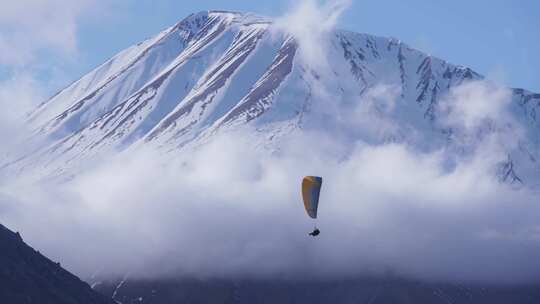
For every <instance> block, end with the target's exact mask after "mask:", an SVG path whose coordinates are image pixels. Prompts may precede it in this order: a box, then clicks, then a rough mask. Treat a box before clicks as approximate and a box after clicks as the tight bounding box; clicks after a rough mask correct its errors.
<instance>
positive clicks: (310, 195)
mask: <svg viewBox="0 0 540 304" xmlns="http://www.w3.org/2000/svg"><path fill="white" fill-rule="evenodd" d="M321 186H322V177H319V176H306V177H304V179H303V180H302V198H303V199H304V208H305V209H306V212H307V214H308V215H309V216H310V217H311V218H317V208H318V207H319V195H320V193H321Z"/></svg>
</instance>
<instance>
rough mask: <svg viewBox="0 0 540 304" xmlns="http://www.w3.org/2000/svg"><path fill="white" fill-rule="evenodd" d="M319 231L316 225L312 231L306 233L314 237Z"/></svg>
mask: <svg viewBox="0 0 540 304" xmlns="http://www.w3.org/2000/svg"><path fill="white" fill-rule="evenodd" d="M320 233H321V231H320V230H319V229H317V227H315V229H313V231H312V232H310V233H308V234H309V235H311V236H313V237H315V236H317V235H319V234H320Z"/></svg>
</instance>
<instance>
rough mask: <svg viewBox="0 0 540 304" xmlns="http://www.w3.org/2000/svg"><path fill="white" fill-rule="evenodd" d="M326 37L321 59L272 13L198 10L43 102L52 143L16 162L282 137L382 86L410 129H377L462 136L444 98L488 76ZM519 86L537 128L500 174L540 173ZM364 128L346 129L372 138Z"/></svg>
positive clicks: (65, 162)
mask: <svg viewBox="0 0 540 304" xmlns="http://www.w3.org/2000/svg"><path fill="white" fill-rule="evenodd" d="M326 39H327V40H328V41H327V42H328V45H329V46H330V47H329V50H327V53H328V54H327V57H328V58H326V59H328V67H327V68H322V67H321V66H320V65H318V64H313V63H310V62H308V61H306V60H303V59H304V58H302V55H301V52H298V48H299V45H298V42H297V40H296V39H295V38H294V37H292V36H291V35H289V34H287V33H285V32H282V31H279V30H277V29H276V28H275V27H273V24H272V20H270V19H268V18H264V17H259V16H255V15H251V14H243V13H236V12H223V11H209V12H200V13H198V14H193V15H190V16H188V17H187V18H185V19H184V20H182V21H181V22H179V23H178V24H176V25H174V26H172V27H170V28H168V29H166V30H164V31H163V32H161V33H159V34H158V35H156V36H155V37H152V38H150V39H148V40H146V41H144V42H142V43H139V44H138V45H136V46H132V47H130V48H128V49H127V50H125V51H122V52H120V53H119V54H117V55H116V56H114V57H113V58H112V59H110V60H109V61H107V62H106V63H104V64H103V65H101V66H100V67H98V68H96V69H95V70H94V71H92V72H90V73H89V74H87V75H85V76H84V77H83V78H81V79H80V80H78V81H76V82H74V83H73V84H72V85H70V86H69V87H67V88H65V89H64V90H62V91H61V92H59V93H58V94H57V95H55V96H54V97H52V98H51V99H50V100H49V101H47V102H45V103H43V104H42V105H40V107H38V109H36V111H34V112H33V113H32V114H31V116H30V119H29V121H30V123H31V124H32V125H33V126H34V128H35V130H36V131H35V134H34V135H33V136H34V137H37V138H48V139H49V140H51V141H52V144H50V145H48V146H46V147H43V148H42V149H41V150H40V151H38V152H37V153H32V154H30V155H27V156H26V157H24V158H23V159H22V160H19V161H17V162H16V163H15V164H11V165H9V166H8V168H12V169H15V170H19V171H20V170H23V171H24V170H28V169H31V170H33V171H36V172H39V175H45V176H48V175H51V174H53V175H56V174H62V173H65V172H69V170H70V168H72V167H73V166H77V165H78V164H80V163H81V161H82V160H84V159H86V158H88V157H92V156H95V155H99V154H100V153H103V152H104V151H109V150H115V151H116V150H124V149H127V148H130V147H131V148H134V147H137V146H138V145H147V146H148V145H154V146H156V147H160V148H162V149H164V150H165V151H172V150H177V149H180V148H182V147H184V146H185V145H187V144H190V143H194V142H197V141H200V140H203V139H208V138H210V137H211V136H212V135H213V134H216V133H218V132H222V131H226V130H229V129H238V128H241V127H242V126H250V127H255V128H256V129H257V130H260V131H261V132H260V133H261V136H260V137H261V138H262V140H263V141H265V142H272V141H276V140H277V139H278V138H279V137H280V136H286V135H287V134H289V133H291V132H295V130H300V129H301V128H307V127H309V126H317V125H319V124H322V125H324V124H326V123H327V120H335V119H336V117H334V116H336V115H334V114H335V112H333V109H335V108H345V109H346V108H347V107H348V106H351V104H353V105H354V104H356V103H359V102H362V100H363V99H365V98H366V96H369V95H370V94H372V91H373V90H376V89H377V88H379V87H380V86H387V87H389V88H392V90H396V91H397V92H398V94H397V101H396V104H395V108H394V109H393V115H394V116H395V117H394V118H395V119H396V121H397V122H398V125H399V128H396V129H393V130H390V131H388V130H382V131H381V132H379V133H378V134H377V136H375V137H376V138H375V140H378V141H383V142H384V141H410V140H412V138H411V137H412V136H413V133H414V130H416V131H418V130H420V137H421V138H422V140H420V141H419V143H420V144H421V145H426V146H441V145H444V144H445V143H446V142H448V141H449V140H452V139H453V137H452V136H454V137H455V136H456V133H455V132H454V130H452V128H445V127H441V126H440V125H439V124H438V123H437V115H438V114H437V105H438V103H439V102H440V101H441V100H442V99H443V98H444V97H445V96H446V95H448V93H449V92H450V90H451V89H452V88H455V87H457V86H459V85H461V84H463V83H466V82H468V81H474V80H481V79H483V77H482V76H481V75H479V74H478V73H475V72H474V71H472V70H471V69H469V68H466V67H462V66H456V65H452V64H450V63H448V62H446V61H444V60H441V59H438V58H435V57H432V56H429V55H427V54H425V53H422V52H420V51H418V50H415V49H412V48H410V47H409V46H407V45H406V44H404V43H402V42H401V41H399V40H396V39H389V38H382V37H375V36H371V35H368V34H358V33H353V32H348V31H342V30H335V31H333V32H332V33H330V34H329V35H328V37H326ZM511 95H512V105H511V106H512V111H513V114H514V116H515V120H516V121H518V122H519V123H520V124H521V125H522V127H523V128H524V129H525V133H526V137H525V139H524V140H520V142H519V149H517V151H509V152H508V153H509V156H508V161H507V162H506V163H503V164H501V173H500V174H501V176H502V179H503V180H508V179H509V181H510V182H515V181H522V180H523V177H521V178H520V174H521V173H520V172H523V174H524V175H527V176H529V175H531V176H540V174H539V172H540V170H539V169H538V165H537V159H538V144H539V141H540V132H539V131H540V122H539V120H538V119H537V111H538V110H539V107H540V94H534V93H531V92H528V91H526V90H523V89H513V90H512V92H511ZM380 111H381V109H378V108H377V109H376V112H380ZM382 111H383V112H384V111H385V110H384V109H382ZM325 115H326V116H325ZM375 115H378V114H375ZM328 118H330V119H328ZM319 127H320V126H319ZM361 129H362V128H352V129H351V130H348V131H346V132H349V133H350V136H352V137H353V138H364V137H366V136H367V135H366V134H364V133H363V131H362V130H361ZM340 130H341V129H340ZM414 136H417V134H415V135H414ZM525 172H526V173H525Z"/></svg>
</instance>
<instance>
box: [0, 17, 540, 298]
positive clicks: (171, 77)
mask: <svg viewBox="0 0 540 304" xmlns="http://www.w3.org/2000/svg"><path fill="white" fill-rule="evenodd" d="M341 9H342V8H337V9H335V8H334V9H330V10H328V11H325V12H323V13H322V14H321V15H317V14H315V15H313V14H311V15H310V14H307V15H306V14H305V12H303V11H297V12H291V14H290V15H288V16H284V17H281V18H278V19H277V20H271V19H269V18H266V17H260V16H256V15H253V14H248V13H239V12H225V11H208V12H199V13H196V14H193V15H190V16H188V17H186V18H185V19H183V20H182V21H180V22H179V23H177V24H175V25H173V26H171V27H170V28H167V29H165V30H164V31H162V32H161V33H159V34H157V35H156V36H154V37H151V38H149V39H147V40H145V41H143V42H141V43H139V44H137V45H134V46H131V47H129V48H128V49H126V50H124V51H122V52H120V53H119V54H117V55H115V56H114V57H113V58H111V59H110V60H108V61H107V62H105V63H104V64H102V65H101V66H99V67H97V68H96V69H94V70H93V71H91V72H90V73H88V74H86V75H85V76H83V77H82V78H81V79H79V80H77V81H75V82H74V83H72V84H71V85H70V86H68V87H67V88H65V89H63V90H61V91H60V92H58V94H56V95H55V96H53V97H52V98H51V99H49V100H47V101H46V102H44V103H42V104H41V105H40V106H39V107H38V108H37V109H35V111H33V112H32V113H31V114H30V115H29V116H28V117H27V121H26V125H27V126H29V128H30V129H31V130H32V134H31V136H29V139H28V140H27V141H26V142H24V145H23V147H25V148H24V149H22V151H21V150H18V151H14V152H12V154H11V155H9V156H8V157H7V158H6V159H5V161H4V162H3V165H2V169H1V170H0V175H1V176H2V178H1V179H0V180H1V185H2V187H3V189H1V190H2V192H3V193H4V195H3V196H0V200H1V201H2V205H3V208H4V211H5V214H6V220H7V221H8V222H9V223H10V224H11V225H12V226H15V227H17V228H18V229H20V230H23V231H25V234H27V235H29V237H32V236H33V243H37V244H39V246H40V248H46V250H47V253H48V254H50V255H51V256H52V257H54V258H55V259H56V258H58V259H60V258H61V259H62V260H63V261H66V262H65V263H67V264H68V265H70V266H72V267H73V268H74V269H76V270H77V272H78V273H79V274H82V275H84V276H85V277H90V275H91V274H93V273H95V272H96V271H98V272H99V273H101V274H102V275H103V276H105V277H109V276H110V275H121V276H123V275H125V274H126V273H130V276H132V277H136V278H144V279H156V278H158V279H162V278H163V277H170V276H173V277H174V276H177V275H179V276H182V277H196V278H200V277H203V278H206V277H211V278H220V279H222V278H231V277H233V278H236V277H248V278H253V277H255V278H274V277H279V278H286V279H290V278H293V279H298V278H305V277H309V278H323V279H336V278H343V277H353V278H354V277H356V276H358V275H364V274H377V275H380V274H384V273H388V272H389V271H390V272H392V273H396V274H397V275H399V276H405V277H412V278H415V279H421V280H427V281H451V282H467V283H469V282H482V283H485V282H488V283H490V284H492V283H496V284H503V283H506V284H508V283H523V284H525V283H527V284H530V283H531V282H537V280H538V279H540V272H539V269H540V262H539V261H538V259H537V257H538V254H539V253H540V248H539V246H538V238H539V232H538V227H540V221H539V217H538V216H537V215H538V214H539V211H540V206H538V203H537V202H538V193H537V192H536V191H537V190H536V187H537V184H538V181H539V178H540V171H539V170H540V167H539V166H538V162H537V160H538V144H539V139H540V132H539V131H540V124H539V121H538V119H537V111H538V108H539V107H540V95H539V94H536V93H532V92H529V91H527V90H525V89H511V88H503V87H501V86H499V85H497V84H495V83H493V82H490V81H488V80H486V79H484V77H483V76H482V75H480V74H478V73H476V72H474V71H472V70H471V69H469V68H467V67H463V66H459V65H454V64H451V63H448V62H446V61H444V60H443V59H439V58H435V57H432V56H430V55H428V54H425V53H423V52H421V51H419V50H415V49H413V48H410V47H409V46H407V44H406V43H404V42H401V41H400V40H398V39H394V38H383V37H375V36H372V35H369V34H359V33H353V32H348V31H343V30H337V29H335V28H334V24H335V19H336V18H337V17H338V16H339V12H340V10H341ZM464 47H466V46H464ZM311 174H317V175H321V176H323V177H324V179H325V182H324V188H323V192H322V193H321V209H320V220H319V223H318V224H319V225H320V227H321V230H322V234H321V236H320V237H319V239H317V241H316V242H312V240H310V239H307V238H306V236H305V233H304V231H307V230H308V229H309V228H311V225H312V223H311V222H309V221H308V220H307V219H306V218H304V214H303V210H302V209H301V204H300V197H299V193H298V187H299V182H300V180H301V177H302V176H304V175H311ZM38 215H39V216H38ZM44 223H47V224H48V225H47V226H46V227H48V230H47V231H41V228H40V227H43V224H44ZM58 238H62V239H66V240H70V242H65V243H63V244H57V243H52V242H51V240H53V239H58ZM51 244H54V245H51ZM428 290H429V291H432V289H431V287H430V288H428ZM489 299H491V298H489ZM532 299H534V298H532Z"/></svg>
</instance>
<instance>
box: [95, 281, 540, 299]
mask: <svg viewBox="0 0 540 304" xmlns="http://www.w3.org/2000/svg"><path fill="white" fill-rule="evenodd" d="M119 282H120V281H109V282H102V283H101V284H99V285H97V287H96V289H97V290H98V291H100V292H102V293H103V294H105V295H107V296H113V295H114V299H115V300H116V301H118V302H121V303H146V304H149V303H151V304H167V303H205V304H211V303H216V304H217V303H230V304H233V303H236V304H243V303H245V304H248V303H249V304H256V303H265V304H266V303H268V304H270V303H281V304H289V303H290V304H293V303H295V304H303V303H306V304H327V303H336V304H338V303H364V304H368V303H369V304H387V303H393V304H448V303H453V304H461V303H462V304H503V303H505V304H517V303H520V304H538V303H540V284H531V285H520V286H487V285H474V286H472V285H465V284H442V283H440V284H438V283H424V282H419V281H415V280H407V279H403V278H395V277H385V278H382V277H381V278H374V277H371V278H368V277H365V278H355V279H352V278H350V279H334V280H303V281H293V280H280V279H277V280H276V279H272V280H270V279H255V280H253V279H251V280H232V279H228V280H223V279H207V280H203V279H185V278H184V279H154V280H130V279H129V278H128V279H122V280H121V282H122V283H121V284H120V283H119Z"/></svg>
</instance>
